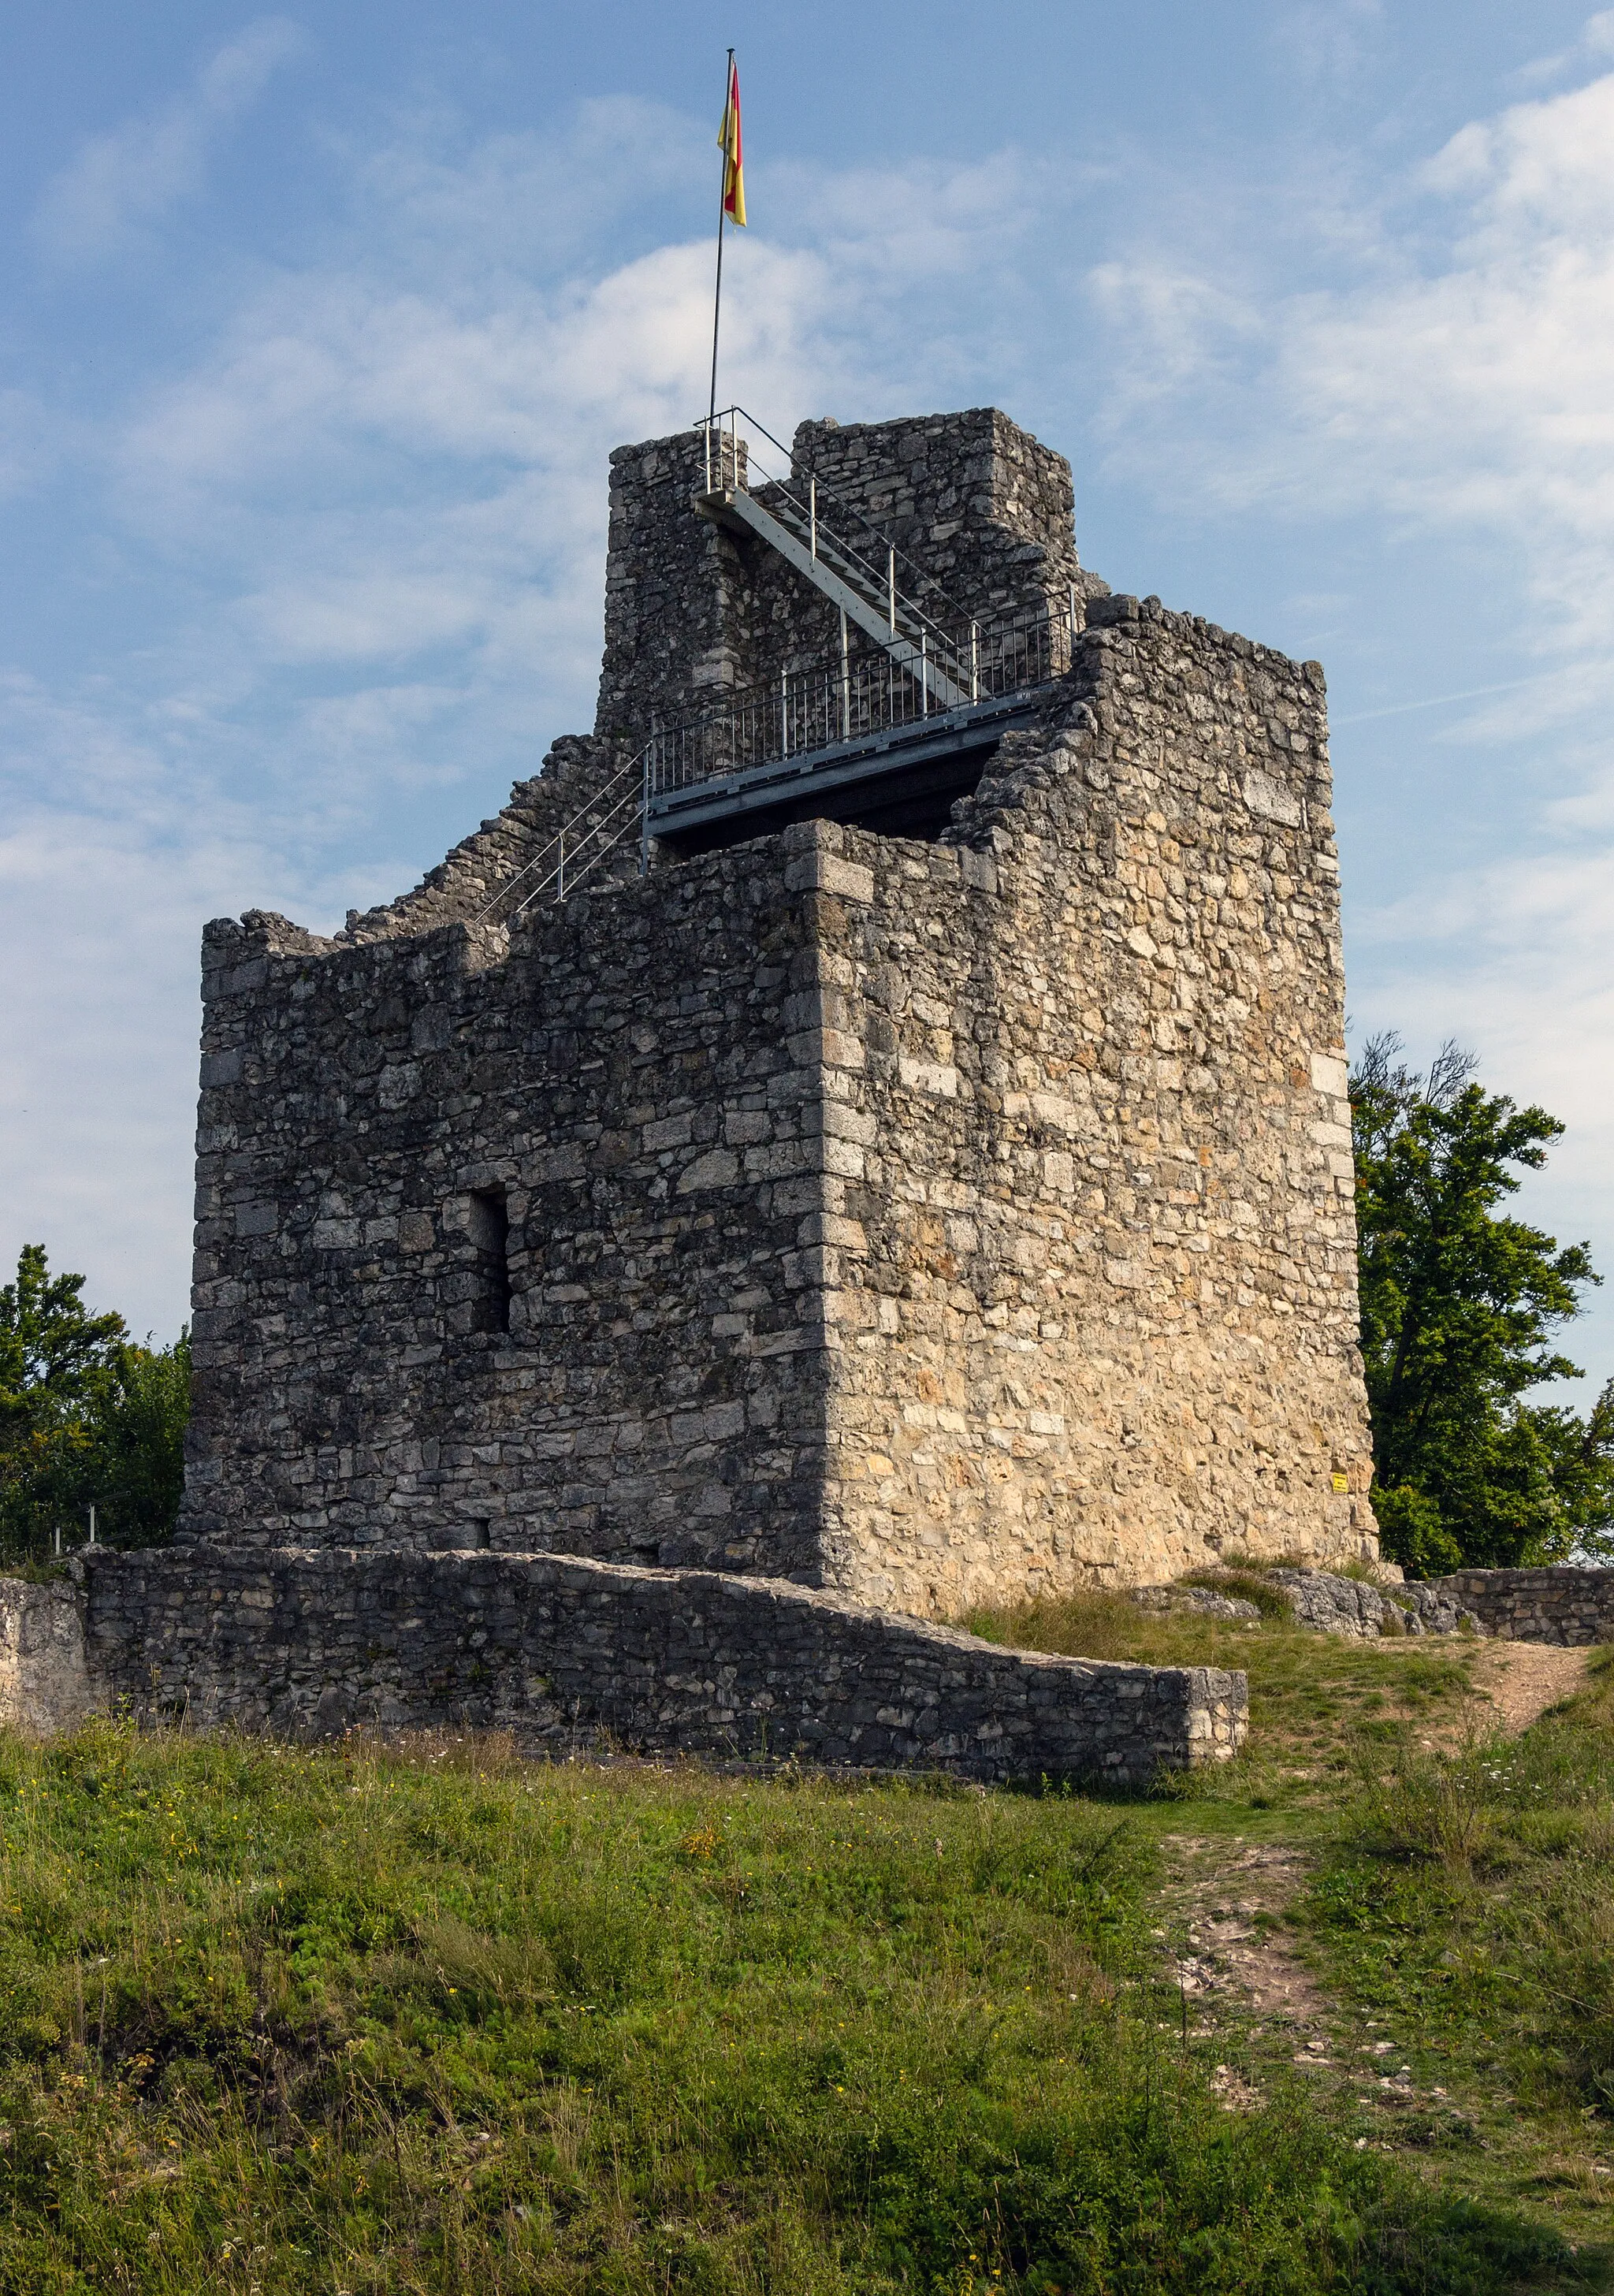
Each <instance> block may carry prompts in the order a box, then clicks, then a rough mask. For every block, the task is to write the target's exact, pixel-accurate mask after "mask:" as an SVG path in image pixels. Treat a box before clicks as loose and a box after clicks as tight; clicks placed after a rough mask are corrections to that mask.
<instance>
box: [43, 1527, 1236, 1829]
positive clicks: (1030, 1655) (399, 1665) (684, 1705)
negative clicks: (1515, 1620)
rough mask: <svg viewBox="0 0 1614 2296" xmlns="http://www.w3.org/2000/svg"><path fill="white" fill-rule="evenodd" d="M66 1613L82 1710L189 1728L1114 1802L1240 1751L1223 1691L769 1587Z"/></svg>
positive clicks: (378, 1581)
mask: <svg viewBox="0 0 1614 2296" xmlns="http://www.w3.org/2000/svg"><path fill="white" fill-rule="evenodd" d="M87 1590H88V1603H87V1628H88V1635H87V1660H88V1670H89V1674H90V1676H91V1677H92V1678H93V1679H94V1682H95V1684H96V1685H97V1687H98V1689H99V1692H100V1693H101V1695H102V1699H103V1700H105V1701H109V1702H111V1701H127V1702H128V1704H129V1705H130V1707H131V1708H132V1710H134V1711H135V1714H136V1715H138V1716H141V1717H143V1718H144V1717H163V1718H180V1717H183V1718H185V1719H186V1720H188V1721H189V1722H191V1723H193V1724H195V1725H200V1726H203V1727H209V1726H217V1725H219V1724H221V1723H223V1724H230V1725H233V1726H236V1727H238V1728H247V1729H268V1730H272V1731H274V1732H276V1733H279V1734H285V1735H290V1736H297V1735H315V1736H333V1735H335V1734H338V1733H339V1732H340V1731H341V1730H342V1729H344V1728H345V1727H347V1726H349V1725H350V1724H354V1723H365V1724H371V1725H373V1726H380V1727H381V1728H385V1729H397V1728H399V1727H405V1726H415V1727H420V1726H443V1725H448V1726H460V1727H471V1728H479V1729H503V1730H508V1731H510V1732H511V1733H512V1734H513V1735H514V1737H515V1738H516V1740H517V1743H519V1744H520V1745H521V1746H522V1747H523V1748H525V1749H527V1750H528V1751H537V1752H544V1751H548V1752H553V1753H559V1754H568V1753H573V1752H578V1751H584V1750H587V1749H593V1748H599V1747H601V1746H602V1745H603V1746H607V1747H610V1746H615V1747H620V1748H625V1749H629V1750H645V1751H657V1752H665V1753H686V1754H702V1755H708V1756H717V1757H718V1758H719V1759H723V1758H742V1759H758V1758H764V1759H768V1760H771V1761H775V1762H790V1761H804V1762H807V1763H810V1764H819V1765H824V1766H832V1767H839V1768H848V1767H849V1768H864V1769H879V1770H899V1769H910V1768H917V1769H922V1770H939V1771H943V1772H947V1773H951V1774H953V1775H960V1776H964V1777H971V1778H977V1779H980V1780H982V1781H991V1780H1002V1779H1008V1778H1015V1777H1021V1778H1030V1779H1039V1778H1042V1777H1051V1778H1059V1777H1085V1776H1093V1775H1097V1776H1098V1777H1100V1778H1102V1779H1104V1780H1107V1781H1111V1782H1114V1783H1117V1784H1145V1783H1147V1781H1148V1780H1149V1779H1150V1778H1151V1777H1152V1776H1154V1775H1156V1774H1157V1772H1159V1770H1162V1769H1167V1770H1171V1769H1183V1768H1186V1767H1190V1766H1191V1765H1194V1764H1198V1763H1202V1762H1207V1761H1215V1760H1221V1759H1226V1758H1227V1756H1229V1755H1230V1754H1232V1753H1233V1752H1234V1751H1236V1749H1237V1747H1238V1745H1239V1743H1240V1742H1241V1739H1242V1736H1243V1734H1244V1727H1245V1716H1246V1691H1245V1681H1244V1677H1243V1676H1242V1675H1241V1674H1231V1673H1226V1672H1224V1671H1222V1670H1220V1669H1215V1668H1204V1667H1197V1668H1180V1667H1146V1666H1127V1665H1107V1664H1103V1663H1101V1662H1098V1661H1086V1660H1077V1659H1067V1658H1051V1657H1047V1656H1045V1655H1044V1654H1042V1653H1041V1652H1027V1651H1011V1650H1004V1649H1000V1648H998V1647H996V1646H995V1645H994V1644H990V1643H985V1642H979V1641H977V1640H976V1639H975V1638H974V1637H973V1636H968V1635H962V1634H954V1633H950V1632H949V1631H947V1630H946V1628H935V1627H928V1626H924V1625H922V1624H921V1623H920V1622H919V1621H917V1620H910V1619H897V1618H889V1617H881V1615H880V1614H878V1613H877V1612H872V1611H865V1610H860V1609H858V1608H856V1607H855V1606H854V1605H853V1604H851V1603H846V1602H844V1601H841V1600H839V1599H837V1598H836V1597H834V1596H832V1595H820V1594H813V1593H809V1592H808V1591H807V1589H805V1588H802V1587H791V1586H788V1585H784V1584H782V1583H781V1582H780V1581H778V1580H776V1579H775V1580H772V1581H767V1580H760V1579H743V1578H733V1577H729V1576H718V1575H717V1574H715V1573H712V1572H698V1571H678V1572H668V1571H661V1570H641V1569H622V1568H616V1567H613V1566H611V1565H610V1564H602V1563H596V1562H579V1561H573V1560H565V1559H562V1558H560V1557H557V1556H555V1555H548V1554H520V1555H518V1554H497V1555H495V1554H432V1555H419V1554H417V1555H381V1554H372V1553H363V1554H355V1553H352V1552H350V1551H348V1552H342V1551H336V1552H329V1551H326V1552H320V1553H306V1552H305V1553H286V1552H280V1553H274V1554H257V1555H247V1554H240V1553H225V1552H221V1551H219V1550H217V1549H209V1548H205V1547H197V1548H192V1549H189V1550H185V1551H182V1552H179V1553H175V1552H172V1551H170V1552H168V1553H161V1552H158V1553H145V1554H119V1555H107V1554H103V1555H101V1556H99V1557H98V1558H96V1560H95V1561H94V1564H93V1566H91V1567H90V1568H89V1570H88V1571H87ZM30 1591H33V1590H30Z"/></svg>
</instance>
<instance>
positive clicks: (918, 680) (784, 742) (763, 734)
mask: <svg viewBox="0 0 1614 2296" xmlns="http://www.w3.org/2000/svg"><path fill="white" fill-rule="evenodd" d="M1075 628H1076V609H1075V600H1074V596H1072V598H1071V600H1070V602H1069V605H1068V607H1067V610H1066V611H1064V612H1062V613H1060V612H1051V611H1047V610H1046V609H1043V608H1038V609H1034V610H1032V611H1028V612H1025V613H1021V614H1012V615H1004V616H1002V617H1000V618H998V619H988V620H982V619H975V620H971V621H970V622H968V623H966V624H965V625H964V626H963V628H962V629H956V630H953V631H949V632H945V633H939V634H938V635H940V636H941V637H942V638H943V640H944V642H945V643H946V646H947V648H948V652H949V658H950V659H951V660H954V661H955V662H956V663H957V665H958V676H959V678H960V680H961V682H962V686H963V692H964V693H965V694H966V696H967V700H966V701H965V703H964V704H963V707H964V708H965V709H968V708H971V707H973V706H977V705H979V704H980V703H983V702H988V701H1001V700H1003V699H1004V698H1005V697H1006V696H1008V695H1010V694H1014V693H1021V692H1023V691H1026V690H1028V689H1029V688H1031V687H1034V686H1038V685H1047V684H1048V683H1049V682H1050V680H1052V679H1053V678H1055V677H1059V676H1062V675H1063V674H1064V672H1065V671H1066V670H1067V669H1069V667H1070V653H1071V645H1072V642H1073V639H1074V635H1075ZM929 640H930V634H929V632H925V633H922V636H921V640H920V645H921V652H922V653H923V652H924V650H925V649H926V648H927V647H928V644H929ZM943 714H950V713H943V712H940V711H938V709H937V707H936V704H935V701H934V700H933V698H932V696H931V693H930V688H929V686H928V685H927V684H926V682H925V679H924V676H923V674H922V664H921V667H920V668H919V669H918V670H917V671H914V670H910V669H906V668H902V667H901V666H899V665H898V664H897V662H895V661H894V660H892V659H891V657H890V655H889V654H888V653H885V652H878V651H873V650H870V651H858V652H852V651H850V649H849V648H848V650H846V651H843V652H840V653H839V654H831V655H827V656H824V657H823V658H821V659H820V660H816V661H814V662H811V663H809V664H808V665H807V666H806V667H805V668H799V669H786V670H782V671H781V672H780V673H779V675H778V676H777V677H775V678H773V679H771V680H769V681H768V682H766V684H763V685H751V686H744V687H736V688H731V689H729V690H728V691H726V692H725V693H723V695H722V696H721V698H720V699H718V700H717V701H714V702H713V703H712V704H711V706H710V707H709V709H705V710H703V711H701V712H700V714H699V715H698V716H696V717H690V718H686V719H684V721H683V722H682V723H681V724H679V725H676V726H666V727H662V728H659V729H658V730H657V731H656V732H655V733H653V734H651V738H650V741H649V742H648V743H647V744H646V746H645V750H644V752H643V757H644V789H645V795H646V797H647V798H651V797H660V796H663V795H665V794H666V793H667V792H668V791H672V790H679V789H687V788H689V787H690V786H691V785H692V784H693V783H697V782H704V781H711V780H714V779H716V778H717V777H719V776H721V775H725V774H736V773H746V772H749V771H750V770H752V769H753V768H754V767H758V766H767V765H775V764H779V763H782V762H783V761H786V760H788V759H790V758H795V757H803V756H807V755H810V754H812V753H814V752H816V751H818V750H832V749H834V748H835V747H836V746H837V745H838V744H839V743H841V742H858V741H862V740H867V739H868V738H870V737H871V736H872V735H874V734H882V733H889V732H895V731H898V730H900V729H901V728H903V727H905V726H918V725H921V724H922V723H923V722H924V721H925V720H926V719H928V718H930V717H938V716H941V715H943Z"/></svg>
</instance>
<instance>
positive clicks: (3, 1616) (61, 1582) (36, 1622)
mask: <svg viewBox="0 0 1614 2296" xmlns="http://www.w3.org/2000/svg"><path fill="white" fill-rule="evenodd" d="M84 1607H85V1606H84V1595H83V1593H82V1591H81V1589H80V1588H79V1587H78V1586H75V1585H73V1584H72V1583H71V1582H70V1581H69V1580H66V1579H53V1580H50V1581H48V1582H47V1583H46V1584H45V1585H44V1586H40V1587H36V1586H30V1585H29V1583H28V1582H27V1581H26V1580H24V1579H4V1578H0V1730H21V1731H26V1732H27V1733H28V1734H29V1735H30V1736H37V1737H50V1736H52V1735H53V1734H55V1732H57V1731H58V1730H70V1729H71V1728H72V1727H73V1726H74V1725H75V1724H76V1723H78V1722H79V1721H81V1720H82V1719H83V1718H84V1717H85V1716H86V1714H88V1713H90V1712H91V1711H92V1710H93V1709H94V1706H95V1704H96V1693H95V1690H94V1685H92V1683H91V1681H90V1677H89V1671H88V1669H87V1667H86V1661H85V1650H84Z"/></svg>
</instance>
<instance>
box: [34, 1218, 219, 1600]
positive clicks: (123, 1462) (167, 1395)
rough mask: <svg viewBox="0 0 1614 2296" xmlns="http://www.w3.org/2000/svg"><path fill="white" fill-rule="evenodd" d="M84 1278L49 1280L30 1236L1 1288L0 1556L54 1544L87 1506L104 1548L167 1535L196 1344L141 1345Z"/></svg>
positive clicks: (78, 1522)
mask: <svg viewBox="0 0 1614 2296" xmlns="http://www.w3.org/2000/svg"><path fill="white" fill-rule="evenodd" d="M83 1290H84V1278H83V1277H82V1276H81V1275H56V1276H53V1275H52V1274H51V1273H50V1269H49V1267H48V1265H47V1263H46V1259H45V1250H44V1247H43V1246H42V1245H40V1244H25V1245H24V1246H23V1248H22V1251H21V1253H20V1257H19V1259H18V1262H17V1274H16V1279H15V1281H14V1282H12V1283H8V1284H5V1285H4V1286H0V1555H3V1556H8V1557H11V1558H12V1559H16V1558H20V1557H26V1556H28V1555H30V1554H34V1555H37V1554H45V1553H46V1552H48V1550H49V1546H50V1543H51V1537H52V1533H53V1530H54V1529H56V1528H57V1527H58V1526H61V1527H62V1528H64V1529H71V1528H73V1527H75V1526H82V1525H83V1523H84V1521H85V1518H86V1509H87V1508H88V1507H89V1506H90V1505H94V1508H95V1511H96V1534H97V1536H98V1537H99V1538H102V1539H104V1540H105V1541H106V1543H107V1544H108V1545H111V1546H151V1545H154V1544H157V1543H159V1542H160V1541H161V1540H162V1539H164V1538H168V1535H169V1534H170V1532H171V1531H172V1529H173V1527H174V1519H175V1515H176V1513H177V1510H178V1505H179V1497H180V1491H181V1488H182V1486H183V1480H184V1428H185V1421H186V1419H187V1417H188V1416H189V1413H190V1389H191V1350H190V1341H189V1339H188V1336H187V1335H186V1334H184V1333H181V1335H180V1337H179V1339H178V1340H177V1341H176V1343H175V1344H174V1346H173V1347H171V1348H163V1349H152V1348H150V1347H141V1346H139V1345H137V1344H136V1343H135V1341H132V1340H131V1339H130V1338H129V1335H128V1329H127V1325H126V1324H125V1323H124V1320H123V1318H122V1316H117V1315H102V1316H93V1315H91V1314H90V1313H89V1311H88V1310H87V1309H86V1307H85V1305H84V1301H83V1298H82V1293H83Z"/></svg>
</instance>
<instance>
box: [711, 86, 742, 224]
mask: <svg viewBox="0 0 1614 2296" xmlns="http://www.w3.org/2000/svg"><path fill="white" fill-rule="evenodd" d="M708 117H710V115H708ZM717 148H718V149H719V151H720V152H722V154H723V212H724V214H725V216H727V217H728V218H729V220H730V221H731V222H732V223H737V224H741V225H743V224H744V222H745V160H744V156H743V153H742V152H741V143H740V67H739V65H738V64H737V63H734V62H733V61H731V62H730V64H729V68H728V102H726V103H725V105H724V107H723V125H722V127H720V128H719V129H718V130H717Z"/></svg>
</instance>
